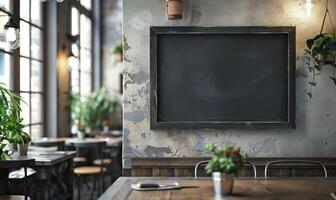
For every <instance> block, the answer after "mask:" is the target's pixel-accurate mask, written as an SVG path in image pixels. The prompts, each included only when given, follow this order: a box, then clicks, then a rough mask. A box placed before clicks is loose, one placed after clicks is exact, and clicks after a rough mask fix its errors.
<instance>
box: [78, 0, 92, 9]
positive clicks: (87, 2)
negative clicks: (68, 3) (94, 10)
mask: <svg viewBox="0 0 336 200" xmlns="http://www.w3.org/2000/svg"><path fill="white" fill-rule="evenodd" d="M80 3H81V4H82V5H83V6H84V7H85V8H86V9H88V10H91V0H80Z"/></svg>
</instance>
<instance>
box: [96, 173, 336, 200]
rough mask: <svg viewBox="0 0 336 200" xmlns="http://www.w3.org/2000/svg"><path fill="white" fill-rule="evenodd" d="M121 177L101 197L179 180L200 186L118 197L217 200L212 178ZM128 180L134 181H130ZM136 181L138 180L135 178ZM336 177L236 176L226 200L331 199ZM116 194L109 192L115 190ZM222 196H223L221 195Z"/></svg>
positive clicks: (105, 197)
mask: <svg viewBox="0 0 336 200" xmlns="http://www.w3.org/2000/svg"><path fill="white" fill-rule="evenodd" d="M119 179H120V180H118V181H119V182H123V183H124V184H117V185H116V184H114V185H112V186H111V187H110V188H109V189H108V191H107V192H105V193H104V194H103V196H102V197H101V198H100V199H103V200H105V199H111V200H114V199H115V198H113V197H114V196H113V195H115V194H118V193H124V191H125V190H129V188H130V185H131V182H138V183H139V182H142V183H146V182H147V183H149V182H151V183H172V182H176V181H177V182H179V183H180V184H181V185H187V186H199V188H184V189H178V190H167V191H135V190H129V194H128V195H127V196H125V197H124V198H119V199H118V200H137V199H147V200H184V199H193V200H214V199H216V198H214V196H213V182H212V179H209V178H198V179H192V178H177V177H175V178H143V177H142V178H137V179H134V178H128V177H121V178H119ZM127 180H132V181H131V182H127ZM135 180H136V181H135ZM335 185H336V179H322V178H314V179H313V178H310V179H303V178H302V179H236V180H235V182H234V188H233V194H232V195H229V196H227V197H226V198H225V199H226V200H241V199H279V200H282V199H286V200H287V199H321V200H323V199H329V200H330V199H332V198H331V196H330V193H331V192H334V191H335V189H336V188H335ZM112 189H113V192H114V193H113V194H112V193H109V191H112ZM219 199H220V198H219Z"/></svg>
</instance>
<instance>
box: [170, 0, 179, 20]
mask: <svg viewBox="0 0 336 200" xmlns="http://www.w3.org/2000/svg"><path fill="white" fill-rule="evenodd" d="M167 15H168V19H172V20H175V19H182V16H183V2H182V0H167Z"/></svg>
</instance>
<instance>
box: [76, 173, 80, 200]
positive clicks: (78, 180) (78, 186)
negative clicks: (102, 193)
mask: <svg viewBox="0 0 336 200" xmlns="http://www.w3.org/2000/svg"><path fill="white" fill-rule="evenodd" d="M80 190H81V177H80V176H79V175H78V176H77V199H78V200H80V199H81V192H80Z"/></svg>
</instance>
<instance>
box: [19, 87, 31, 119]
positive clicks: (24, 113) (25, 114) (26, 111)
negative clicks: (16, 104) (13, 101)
mask: <svg viewBox="0 0 336 200" xmlns="http://www.w3.org/2000/svg"><path fill="white" fill-rule="evenodd" d="M20 95H21V97H22V100H23V102H21V103H20V105H21V109H22V112H21V116H22V117H23V124H29V123H30V114H29V113H30V107H29V97H30V95H29V93H21V94H20Z"/></svg>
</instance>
